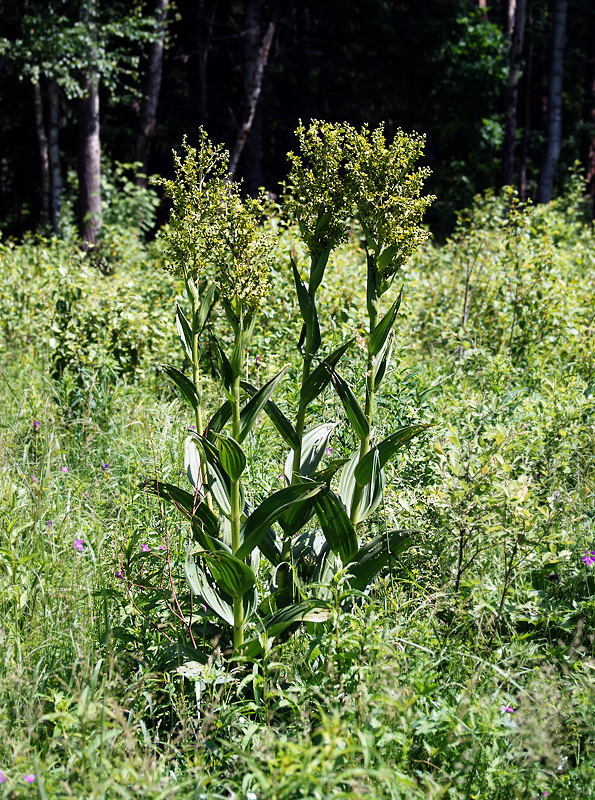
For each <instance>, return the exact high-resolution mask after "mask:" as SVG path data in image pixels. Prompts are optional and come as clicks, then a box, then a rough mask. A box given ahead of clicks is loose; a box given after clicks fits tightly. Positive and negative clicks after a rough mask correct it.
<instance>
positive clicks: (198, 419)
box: [191, 294, 213, 511]
mask: <svg viewBox="0 0 595 800" xmlns="http://www.w3.org/2000/svg"><path fill="white" fill-rule="evenodd" d="M191 300H192V328H193V333H192V380H193V381H194V385H195V386H196V391H197V392H198V396H199V398H200V397H201V390H200V367H199V363H198V333H195V332H194V320H195V318H196V311H197V305H198V299H197V297H195V295H194V294H191ZM194 424H195V425H196V432H197V434H198V435H199V436H202V435H203V433H204V423H203V419H202V408H201V404H200V402H199V403H198V405H197V406H196V408H195V409H194ZM200 473H201V476H202V483H203V486H204V487H206V486H207V483H208V475H207V465H206V463H205V461H204V460H202V461H201V465H200ZM205 500H206V503H207V508H208V509H209V511H212V510H213V498H212V497H211V495H210V494H209V493H207V494H206V497H205Z"/></svg>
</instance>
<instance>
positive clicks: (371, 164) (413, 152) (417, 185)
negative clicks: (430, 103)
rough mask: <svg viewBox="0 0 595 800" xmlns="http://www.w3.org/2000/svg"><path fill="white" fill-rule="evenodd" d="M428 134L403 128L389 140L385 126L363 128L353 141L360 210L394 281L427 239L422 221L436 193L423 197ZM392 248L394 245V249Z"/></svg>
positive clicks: (352, 169)
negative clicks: (421, 164) (422, 160)
mask: <svg viewBox="0 0 595 800" xmlns="http://www.w3.org/2000/svg"><path fill="white" fill-rule="evenodd" d="M424 143H425V139H424V137H423V136H420V135H418V134H415V133H414V134H406V133H403V131H400V130H399V131H397V134H396V136H395V138H394V139H393V141H392V143H391V144H389V145H387V144H386V138H385V135H384V128H383V126H382V125H380V126H379V127H378V128H376V129H374V130H373V131H370V130H369V129H368V128H367V126H364V127H363V128H362V130H361V132H360V133H358V134H356V135H355V136H350V137H349V138H348V140H347V143H346V144H347V148H348V151H349V152H348V157H347V171H348V179H347V180H348V182H349V183H350V185H351V195H352V197H353V199H354V203H355V214H356V217H357V219H358V220H359V222H360V223H361V225H362V228H363V230H364V233H365V236H366V240H367V243H368V247H369V248H370V249H371V250H373V251H374V253H375V254H376V256H380V255H381V253H383V252H384V253H386V255H385V256H384V257H383V258H382V259H380V263H381V267H380V271H381V272H382V276H383V278H384V279H385V280H389V279H390V278H391V277H392V275H394V273H395V272H396V271H397V269H398V268H399V267H400V266H401V265H402V264H403V263H404V262H405V261H406V260H407V259H408V258H409V256H410V255H411V254H412V253H413V252H414V250H416V249H417V248H418V247H419V246H420V245H421V244H422V243H423V242H424V241H425V240H426V239H427V238H428V235H429V234H428V232H427V231H426V230H425V229H424V228H423V227H422V226H421V220H422V217H423V214H424V212H425V210H426V209H427V208H428V206H429V205H430V204H431V203H432V201H433V200H434V198H433V197H432V196H431V195H426V196H422V194H421V192H422V189H423V184H424V181H425V179H426V178H427V177H428V175H429V174H430V170H429V169H428V168H423V167H422V168H416V167H414V165H415V163H416V162H417V160H418V159H419V157H420V156H421V155H422V153H423V147H424ZM388 248H391V249H390V251H388Z"/></svg>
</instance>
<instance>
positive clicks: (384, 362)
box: [374, 331, 395, 389]
mask: <svg viewBox="0 0 595 800" xmlns="http://www.w3.org/2000/svg"><path fill="white" fill-rule="evenodd" d="M394 343H395V332H394V331H390V333H389V335H388V337H387V339H386V342H385V343H384V347H383V348H382V350H381V351H380V353H378V358H377V360H376V373H375V375H374V387H375V389H378V387H379V386H380V384H381V383H382V381H383V379H384V376H385V375H386V371H387V369H388V365H389V363H390V358H391V355H392V352H393V345H394Z"/></svg>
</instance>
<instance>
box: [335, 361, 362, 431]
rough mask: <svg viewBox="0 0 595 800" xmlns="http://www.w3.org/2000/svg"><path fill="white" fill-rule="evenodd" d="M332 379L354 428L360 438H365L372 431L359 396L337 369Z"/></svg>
mask: <svg viewBox="0 0 595 800" xmlns="http://www.w3.org/2000/svg"><path fill="white" fill-rule="evenodd" d="M331 381H332V383H333V386H334V387H335V391H336V392H337V394H338V395H339V399H340V400H341V403H342V404H343V408H344V409H345V413H346V414H347V419H348V420H349V422H350V423H351V426H352V427H353V430H354V431H355V433H356V435H357V436H358V438H360V439H365V438H366V436H368V435H369V433H370V426H369V424H368V420H367V419H366V415H365V414H364V412H363V410H362V407H361V406H360V404H359V402H358V400H357V397H356V396H355V395H354V393H353V390H352V388H351V386H350V385H349V384H348V383H347V381H346V380H345V379H344V378H343V377H341V375H339V373H338V372H337V370H332V372H331Z"/></svg>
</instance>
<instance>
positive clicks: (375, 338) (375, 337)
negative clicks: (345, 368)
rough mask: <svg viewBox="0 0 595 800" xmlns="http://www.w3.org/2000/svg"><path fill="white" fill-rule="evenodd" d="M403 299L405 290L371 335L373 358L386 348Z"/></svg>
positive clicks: (370, 343)
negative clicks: (385, 345)
mask: <svg viewBox="0 0 595 800" xmlns="http://www.w3.org/2000/svg"><path fill="white" fill-rule="evenodd" d="M402 297H403V290H402V289H401V291H400V292H399V296H398V297H397V299H396V300H395V302H394V303H393V304H392V306H391V307H390V310H389V312H388V313H387V314H386V316H385V317H383V318H382V320H381V321H380V322H379V323H378V325H377V326H376V327H375V328H374V330H373V331H372V333H371V334H370V341H369V343H368V349H369V351H370V353H371V354H372V355H373V356H377V355H378V353H379V352H380V351H381V350H382V348H383V347H384V344H385V342H386V340H387V338H388V335H389V333H390V332H391V330H392V327H393V324H394V321H395V319H396V316H397V313H398V311H399V306H400V305H401V298H402Z"/></svg>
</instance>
